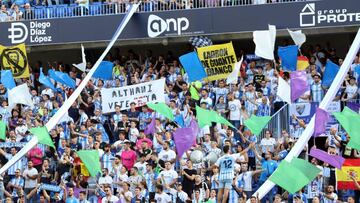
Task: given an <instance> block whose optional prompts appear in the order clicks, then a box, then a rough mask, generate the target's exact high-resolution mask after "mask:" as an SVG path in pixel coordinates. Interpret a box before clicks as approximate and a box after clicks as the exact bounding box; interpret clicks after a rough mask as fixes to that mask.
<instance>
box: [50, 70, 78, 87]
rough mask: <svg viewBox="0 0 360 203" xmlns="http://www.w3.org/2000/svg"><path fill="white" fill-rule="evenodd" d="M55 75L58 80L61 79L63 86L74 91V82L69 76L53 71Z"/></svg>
mask: <svg viewBox="0 0 360 203" xmlns="http://www.w3.org/2000/svg"><path fill="white" fill-rule="evenodd" d="M55 75H56V76H57V77H59V78H61V80H62V81H63V84H64V85H66V86H68V87H70V88H73V89H75V88H76V82H75V81H74V79H72V78H71V77H70V76H69V74H67V73H63V72H60V71H55Z"/></svg>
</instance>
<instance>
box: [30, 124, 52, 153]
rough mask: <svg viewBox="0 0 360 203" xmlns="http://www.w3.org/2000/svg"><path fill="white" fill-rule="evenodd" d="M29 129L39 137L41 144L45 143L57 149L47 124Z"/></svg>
mask: <svg viewBox="0 0 360 203" xmlns="http://www.w3.org/2000/svg"><path fill="white" fill-rule="evenodd" d="M29 131H30V133H31V134H33V135H35V136H36V137H37V138H38V140H39V143H40V144H44V145H47V146H49V147H52V148H54V149H56V148H55V145H54V141H53V140H52V139H51V137H50V135H49V132H48V130H47V129H46V127H45V126H43V127H36V128H30V129H29Z"/></svg>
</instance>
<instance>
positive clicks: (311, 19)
mask: <svg viewBox="0 0 360 203" xmlns="http://www.w3.org/2000/svg"><path fill="white" fill-rule="evenodd" d="M300 26H301V27H307V26H315V3H310V4H306V5H305V7H304V8H303V9H302V10H301V13H300Z"/></svg>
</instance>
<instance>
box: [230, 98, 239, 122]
mask: <svg viewBox="0 0 360 203" xmlns="http://www.w3.org/2000/svg"><path fill="white" fill-rule="evenodd" d="M240 109H241V103H240V101H239V100H238V99H234V100H233V101H229V110H230V120H231V121H240Z"/></svg>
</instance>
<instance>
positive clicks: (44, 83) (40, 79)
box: [39, 68, 57, 92]
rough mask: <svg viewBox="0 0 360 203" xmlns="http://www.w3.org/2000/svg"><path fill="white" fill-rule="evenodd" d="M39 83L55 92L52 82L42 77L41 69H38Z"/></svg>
mask: <svg viewBox="0 0 360 203" xmlns="http://www.w3.org/2000/svg"><path fill="white" fill-rule="evenodd" d="M39 82H40V83H41V84H43V85H45V86H46V87H49V88H50V89H52V90H54V91H55V92H56V91H57V90H56V88H55V86H54V84H52V82H51V81H50V79H49V78H48V77H47V76H45V75H44V73H43V71H42V68H40V77H39Z"/></svg>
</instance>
